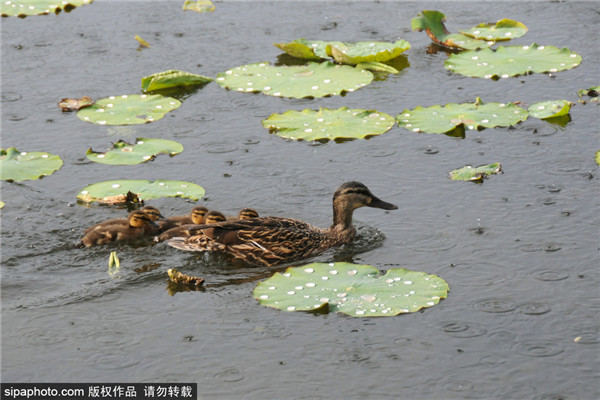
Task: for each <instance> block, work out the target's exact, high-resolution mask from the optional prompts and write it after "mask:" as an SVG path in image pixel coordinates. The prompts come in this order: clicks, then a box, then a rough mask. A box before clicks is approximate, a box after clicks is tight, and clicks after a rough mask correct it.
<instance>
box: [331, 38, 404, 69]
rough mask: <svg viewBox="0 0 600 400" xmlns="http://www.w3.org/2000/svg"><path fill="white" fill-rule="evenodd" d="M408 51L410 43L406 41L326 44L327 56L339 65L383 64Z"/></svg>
mask: <svg viewBox="0 0 600 400" xmlns="http://www.w3.org/2000/svg"><path fill="white" fill-rule="evenodd" d="M408 49H410V43H408V42H407V41H406V40H402V39H401V40H398V41H396V42H394V43H390V42H356V43H339V44H335V43H333V44H328V45H327V47H326V51H327V55H329V56H331V57H333V59H334V60H335V61H337V62H339V63H341V64H350V65H356V64H359V63H368V62H379V63H382V62H385V61H389V60H392V59H394V58H396V57H398V56H400V54H402V53H403V52H405V51H406V50H408Z"/></svg>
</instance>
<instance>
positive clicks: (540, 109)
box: [527, 100, 572, 119]
mask: <svg viewBox="0 0 600 400" xmlns="http://www.w3.org/2000/svg"><path fill="white" fill-rule="evenodd" d="M571 105H572V103H570V102H568V101H566V100H552V101H541V102H539V103H535V104H532V105H530V106H529V108H528V109H527V111H529V115H531V116H532V117H535V118H540V119H548V118H554V117H561V116H563V115H567V114H568V113H569V111H570V110H571Z"/></svg>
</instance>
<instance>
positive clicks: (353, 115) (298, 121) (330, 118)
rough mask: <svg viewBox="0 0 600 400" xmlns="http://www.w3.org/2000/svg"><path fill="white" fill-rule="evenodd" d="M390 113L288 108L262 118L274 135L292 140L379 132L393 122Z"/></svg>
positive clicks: (348, 137)
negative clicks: (282, 111) (280, 112)
mask: <svg viewBox="0 0 600 400" xmlns="http://www.w3.org/2000/svg"><path fill="white" fill-rule="evenodd" d="M394 123H395V120H394V118H393V117H391V116H389V115H387V114H384V113H380V112H377V111H375V110H361V109H349V108H347V107H342V108H340V109H337V110H331V109H328V108H319V110H318V111H315V110H308V109H307V110H303V111H295V110H289V111H286V112H284V113H283V114H273V115H271V116H270V117H269V118H267V119H265V120H263V121H262V124H263V126H264V127H265V128H267V129H269V130H270V131H272V132H274V133H275V134H276V135H277V136H281V137H284V138H287V139H295V140H323V139H362V138H365V137H367V136H373V135H380V134H382V133H385V132H387V131H388V130H390V129H391V128H392V127H393V126H394Z"/></svg>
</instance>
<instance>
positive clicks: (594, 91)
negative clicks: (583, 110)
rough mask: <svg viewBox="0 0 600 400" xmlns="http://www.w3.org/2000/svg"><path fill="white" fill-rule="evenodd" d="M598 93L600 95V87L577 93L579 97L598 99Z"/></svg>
mask: <svg viewBox="0 0 600 400" xmlns="http://www.w3.org/2000/svg"><path fill="white" fill-rule="evenodd" d="M598 93H600V86H594V87H591V88H589V89H581V90H579V91H577V94H578V95H579V97H583V96H590V97H598Z"/></svg>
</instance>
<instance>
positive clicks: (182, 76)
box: [142, 69, 212, 92]
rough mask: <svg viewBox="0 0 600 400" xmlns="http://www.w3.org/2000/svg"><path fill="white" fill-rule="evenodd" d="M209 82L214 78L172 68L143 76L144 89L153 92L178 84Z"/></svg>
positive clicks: (193, 84) (189, 84)
mask: <svg viewBox="0 0 600 400" xmlns="http://www.w3.org/2000/svg"><path fill="white" fill-rule="evenodd" d="M209 82H212V78H208V77H206V76H202V75H196V74H191V73H189V72H184V71H178V70H175V69H171V70H169V71H164V72H157V73H156V74H152V75H149V76H145V77H143V78H142V91H143V92H152V91H155V90H161V89H169V88H173V87H177V86H195V85H204V84H207V83H209Z"/></svg>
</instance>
